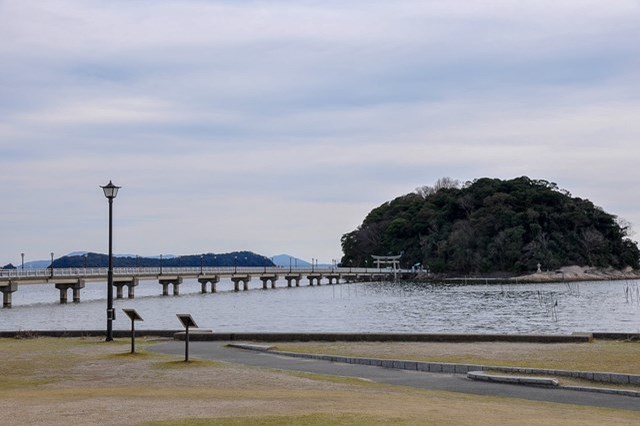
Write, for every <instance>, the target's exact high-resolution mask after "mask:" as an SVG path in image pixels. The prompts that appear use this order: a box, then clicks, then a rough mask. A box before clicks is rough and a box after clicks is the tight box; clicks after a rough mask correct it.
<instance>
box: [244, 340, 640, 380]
mask: <svg viewBox="0 0 640 426" xmlns="http://www.w3.org/2000/svg"><path fill="white" fill-rule="evenodd" d="M235 346H236V347H239V348H242V346H243V345H235ZM244 349H249V350H262V349H254V348H251V347H250V345H247V347H245V348H244ZM269 353H273V354H277V355H283V356H288V357H293V358H309V359H320V360H324V361H332V362H341V363H346V364H361V365H372V366H376V367H385V368H395V369H401V370H415V371H424V372H429V373H449V374H467V373H469V372H471V371H500V372H503V373H510V374H544V375H550V376H560V377H572V378H577V379H584V380H589V381H592V382H601V383H613V384H622V385H635V386H640V374H624V373H601V372H592V371H571V370H549V369H540V368H519V367H502V366H498V365H481V364H454V363H447V362H424V361H403V360H393V359H379V358H360V357H346V356H339V355H322V354H306V353H299V352H285V351H278V350H269Z"/></svg>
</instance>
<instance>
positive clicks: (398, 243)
mask: <svg viewBox="0 0 640 426" xmlns="http://www.w3.org/2000/svg"><path fill="white" fill-rule="evenodd" d="M629 231H630V230H629V226H628V224H626V223H624V221H619V220H617V218H616V216H614V215H611V214H609V213H606V212H604V211H603V210H602V209H601V208H600V207H597V206H595V205H593V203H592V202H591V201H589V200H586V199H580V198H574V197H572V196H571V194H569V193H568V192H567V191H564V190H561V189H559V188H558V187H557V185H556V184H555V183H551V182H547V181H544V180H532V179H529V178H528V177H524V176H523V177H519V178H516V179H512V180H506V181H505V180H500V179H490V178H482V179H477V180H475V181H473V182H467V183H466V184H465V185H460V184H459V183H458V182H457V181H454V180H452V179H450V178H444V179H440V180H439V181H438V182H437V183H436V185H434V186H433V187H422V188H418V189H417V190H416V192H415V193H411V194H407V195H404V196H401V197H398V198H396V199H395V200H393V201H390V202H387V203H384V204H383V205H381V206H380V207H377V208H375V209H373V210H372V211H371V212H370V213H369V214H368V215H367V217H366V218H365V219H364V221H363V223H362V225H360V226H359V227H358V229H356V230H355V231H352V232H350V233H347V234H345V235H343V236H342V249H343V252H344V257H343V258H342V264H343V265H353V266H356V265H372V264H373V263H372V260H371V255H387V254H399V253H403V256H402V259H401V261H402V265H403V266H405V267H408V266H412V265H414V264H418V263H420V264H421V265H423V267H425V268H427V267H429V268H430V270H431V271H433V272H443V273H454V272H455V273H493V272H499V271H504V272H524V271H531V270H535V269H536V268H537V264H538V263H540V264H541V265H542V267H543V268H544V269H555V268H558V267H561V266H566V265H572V264H577V265H583V266H586V265H589V266H596V267H609V266H610V267H614V268H620V269H622V268H625V267H627V266H631V267H633V268H637V267H638V259H639V257H640V252H639V250H638V247H637V245H636V243H635V242H633V241H631V240H630V239H629V238H628V232H629Z"/></svg>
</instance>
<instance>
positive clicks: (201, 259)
mask: <svg viewBox="0 0 640 426" xmlns="http://www.w3.org/2000/svg"><path fill="white" fill-rule="evenodd" d="M203 259H204V254H201V255H200V275H202V261H203Z"/></svg>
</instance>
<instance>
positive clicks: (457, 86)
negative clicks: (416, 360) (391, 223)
mask: <svg viewBox="0 0 640 426" xmlns="http://www.w3.org/2000/svg"><path fill="white" fill-rule="evenodd" d="M639 22H640V2H639V1H637V0H628V1H624V0H619V1H618V0H612V1H607V2H602V1H589V0H576V1H564V0H554V1H544V0H531V1H527V0H520V1H512V0H504V1H471V0H468V1H462V0H460V1H457V0H448V1H440V0H437V1H428V0H420V1H411V0H406V1H398V2H390V1H376V0H366V1H365V0H363V1H358V0H351V1H305V0H297V1H286V0H282V1H268V0H265V1H231V0H229V1H206V0H174V1H171V0H165V1H161V0H155V1H151V0H149V1H144V0H138V1H130V0H121V1H108V2H105V1H97V0H96V1H90V0H83V1H71V0H66V1H65V0H47V1H37V0H0V58H1V66H0V206H1V208H0V265H3V264H6V263H9V262H13V263H14V264H19V262H20V253H21V252H24V253H25V260H26V261H29V260H35V259H48V258H49V253H50V252H52V251H53V252H54V253H55V255H56V257H58V256H61V255H64V254H66V253H69V252H71V251H75V250H88V251H95V252H102V253H106V252H107V249H108V247H107V231H108V227H107V222H108V221H107V218H108V204H107V200H106V199H105V198H104V195H103V193H102V191H101V189H100V187H99V186H100V185H105V184H106V183H108V182H109V180H112V181H113V183H114V184H116V185H121V186H122V189H121V191H120V193H119V195H118V197H117V198H116V200H115V202H114V232H115V235H114V251H115V252H116V253H133V254H140V255H149V256H151V255H158V254H160V253H164V254H195V253H201V252H228V251H233V250H251V251H254V252H257V253H260V254H263V255H266V256H272V255H275V254H280V253H289V254H292V255H295V256H298V257H301V258H304V259H306V260H308V261H310V260H311V258H316V259H319V260H320V262H321V263H323V262H326V263H329V262H331V259H338V258H340V256H341V254H342V253H341V249H340V237H341V235H342V234H344V233H346V232H349V231H351V230H353V229H355V227H357V226H358V225H359V224H360V223H361V222H362V219H363V218H364V217H365V215H366V214H367V213H368V212H369V211H370V210H371V209H372V208H374V207H376V206H378V205H380V204H382V203H384V202H385V201H388V200H390V199H393V198H395V197H397V196H399V195H402V194H406V193H409V192H412V191H413V190H414V189H415V188H416V187H418V186H422V185H430V184H433V183H434V182H435V181H436V180H437V179H438V178H440V177H443V176H450V177H452V178H455V179H459V180H461V181H466V180H472V179H474V178H479V177H485V176H487V177H497V178H505V179H507V178H513V177H517V176H522V175H526V176H529V177H531V178H534V179H546V180H549V181H553V182H556V183H557V184H558V186H559V187H561V188H564V189H566V190H568V191H570V192H571V193H572V194H573V195H574V196H579V197H581V198H588V199H590V200H591V201H593V202H594V203H595V204H596V205H599V206H602V207H603V208H604V209H605V210H606V211H608V212H610V213H613V214H616V215H619V216H621V217H623V218H625V219H627V220H628V221H630V222H631V223H632V224H634V225H635V228H636V229H640V199H639V198H638V196H637V194H638V184H639V182H640V168H638V167H637V162H638V154H639V153H640V73H639V71H640V43H639V42H638V40H640V25H639V24H638V23H639Z"/></svg>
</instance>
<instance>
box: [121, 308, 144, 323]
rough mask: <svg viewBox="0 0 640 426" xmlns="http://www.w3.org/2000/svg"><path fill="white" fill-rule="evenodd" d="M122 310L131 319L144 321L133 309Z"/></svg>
mask: <svg viewBox="0 0 640 426" xmlns="http://www.w3.org/2000/svg"><path fill="white" fill-rule="evenodd" d="M122 311H123V312H124V313H125V314H127V316H128V317H129V319H130V320H131V321H144V320H143V319H142V317H141V316H140V315H139V314H138V313H137V312H136V310H135V309H123V310H122Z"/></svg>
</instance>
